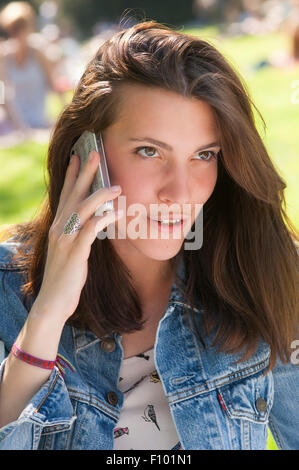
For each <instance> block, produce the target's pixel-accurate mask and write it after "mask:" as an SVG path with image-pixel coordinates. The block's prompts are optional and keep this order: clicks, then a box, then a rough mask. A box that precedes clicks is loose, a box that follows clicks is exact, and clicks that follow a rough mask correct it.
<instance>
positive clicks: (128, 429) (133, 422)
mask: <svg viewBox="0 0 299 470" xmlns="http://www.w3.org/2000/svg"><path fill="white" fill-rule="evenodd" d="M118 388H119V390H120V391H121V392H123V394H124V405H123V408H122V411H121V414H120V418H119V421H118V423H117V425H116V426H115V428H114V449H115V450H124V449H125V450H128V449H129V450H130V449H142V450H145V449H149V450H156V449H160V450H168V449H170V450H179V449H182V447H181V444H180V440H179V437H178V435H177V431H176V428H175V425H174V423H173V419H172V416H171V412H170V408H169V404H168V400H167V397H166V396H165V393H164V390H163V385H162V383H161V381H160V378H159V376H158V373H157V371H156V368H155V362H154V348H152V349H149V350H148V351H145V352H144V353H141V354H138V355H137V356H132V357H128V358H126V359H124V360H123V363H122V366H121V369H120V377H119V384H118Z"/></svg>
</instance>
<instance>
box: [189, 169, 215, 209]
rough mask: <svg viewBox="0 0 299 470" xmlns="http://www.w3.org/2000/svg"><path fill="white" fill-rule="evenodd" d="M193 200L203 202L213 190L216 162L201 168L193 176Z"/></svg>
mask: <svg viewBox="0 0 299 470" xmlns="http://www.w3.org/2000/svg"><path fill="white" fill-rule="evenodd" d="M195 180H196V183H195V188H194V195H193V200H194V201H197V202H198V203H200V204H204V203H205V202H206V201H207V200H208V199H209V197H210V196H211V194H212V193H213V191H214V188H215V186H216V182H217V163H215V164H213V165H211V166H210V167H207V168H205V169H203V170H202V171H201V172H200V174H199V175H198V176H197V177H196V178H195Z"/></svg>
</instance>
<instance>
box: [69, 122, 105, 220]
mask: <svg viewBox="0 0 299 470" xmlns="http://www.w3.org/2000/svg"><path fill="white" fill-rule="evenodd" d="M92 150H95V151H96V152H98V153H99V155H100V163H99V166H98V169H97V171H96V174H95V177H94V180H93V182H92V184H91V189H90V193H89V194H93V193H95V192H96V191H98V190H99V189H101V188H110V178H109V173H108V167H107V161H106V155H105V149H104V143H103V138H102V134H101V133H100V135H99V139H97V137H96V135H95V134H94V133H93V132H90V131H84V132H83V134H81V136H80V137H79V139H78V140H77V141H76V142H75V144H74V145H73V147H72V149H71V155H73V154H76V155H78V157H79V158H80V170H79V171H80V173H81V171H82V169H83V167H84V165H85V163H86V161H87V160H88V156H89V154H90V152H91V151H92ZM113 210H114V208H113V201H107V202H106V203H105V204H103V206H101V207H99V208H98V209H97V210H96V212H95V215H102V214H103V213H104V212H110V211H113Z"/></svg>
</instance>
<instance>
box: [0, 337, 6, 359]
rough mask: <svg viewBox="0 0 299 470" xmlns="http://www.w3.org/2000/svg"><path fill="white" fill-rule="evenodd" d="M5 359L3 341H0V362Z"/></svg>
mask: <svg viewBox="0 0 299 470" xmlns="http://www.w3.org/2000/svg"><path fill="white" fill-rule="evenodd" d="M3 359H5V349H4V343H3V341H0V363H1V362H2V361H3Z"/></svg>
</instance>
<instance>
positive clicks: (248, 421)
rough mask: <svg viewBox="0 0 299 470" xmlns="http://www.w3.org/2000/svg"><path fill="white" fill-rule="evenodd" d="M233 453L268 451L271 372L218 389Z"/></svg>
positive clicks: (272, 393) (272, 394)
mask: <svg viewBox="0 0 299 470" xmlns="http://www.w3.org/2000/svg"><path fill="white" fill-rule="evenodd" d="M218 399H219V401H220V404H221V407H222V410H223V412H224V413H225V416H226V422H227V426H228V428H229V436H230V441H231V442H230V446H231V448H233V449H249V450H253V449H256V450H263V449H266V448H267V437H268V426H267V424H268V419H269V414H270V411H271V408H272V405H273V399H274V386H273V376H272V372H271V371H270V372H268V373H267V374H266V375H264V374H263V372H259V373H257V374H254V375H250V376H249V377H246V378H243V379H240V380H238V381H234V382H230V383H228V384H227V385H224V386H222V387H220V388H219V389H218Z"/></svg>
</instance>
